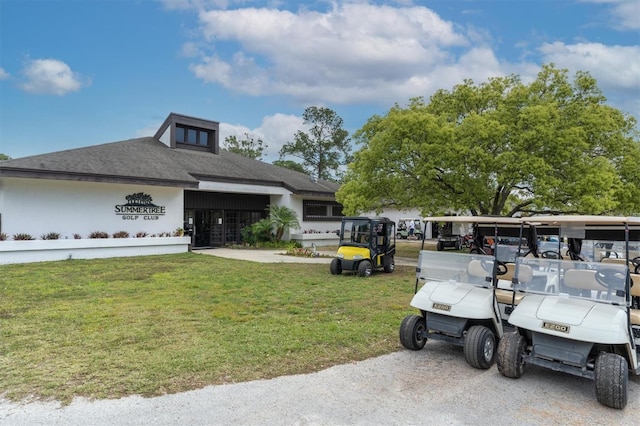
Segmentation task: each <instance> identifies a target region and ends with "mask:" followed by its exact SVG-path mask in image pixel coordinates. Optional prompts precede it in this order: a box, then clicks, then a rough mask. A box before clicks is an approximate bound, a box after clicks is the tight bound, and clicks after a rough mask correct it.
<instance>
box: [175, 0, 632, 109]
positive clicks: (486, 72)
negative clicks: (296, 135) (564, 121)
mask: <svg viewBox="0 0 640 426" xmlns="http://www.w3.org/2000/svg"><path fill="white" fill-rule="evenodd" d="M583 1H592V2H600V3H604V2H606V3H608V5H607V6H606V7H607V10H609V11H611V13H613V14H617V15H619V16H621V17H622V16H623V15H627V14H628V15H632V16H630V17H628V19H627V20H625V21H624V23H623V24H619V26H625V27H626V28H632V27H633V26H634V25H637V24H634V23H633V22H635V20H640V13H635V9H637V8H638V7H640V2H638V1H637V0H633V1H628V0H583ZM190 4H192V5H193V4H194V3H193V2H192V3H190ZM199 4H200V5H201V6H202V5H203V3H199ZM634 8H635V9H634ZM631 9H633V10H631ZM198 10H199V19H200V29H199V31H200V32H201V38H200V39H198V40H197V41H196V43H197V49H196V48H195V46H196V45H195V44H194V45H193V46H186V47H185V50H186V51H188V52H190V53H191V54H192V55H196V56H195V57H197V58H198V60H195V61H194V62H193V63H192V64H191V65H190V70H191V71H192V72H193V74H194V75H195V76H196V77H197V78H199V79H201V80H203V81H205V82H207V83H213V84H216V85H220V86H222V87H225V88H227V89H230V90H233V91H236V92H239V93H244V94H248V95H251V96H264V95H277V96H287V97H291V98H293V99H294V100H295V101H297V102H298V103H300V104H302V105H310V104H319V103H323V104H333V105H348V104H377V105H383V106H388V105H391V104H393V103H395V102H398V103H401V104H402V103H404V102H406V100H407V99H408V98H411V97H415V96H420V95H423V96H425V97H428V96H429V95H430V94H432V93H433V92H434V91H436V90H438V89H441V88H451V87H453V86H455V85H456V84H459V83H461V82H462V81H463V79H465V78H469V79H472V80H473V81H474V82H476V83H482V82H485V81H486V80H487V78H489V77H493V76H503V75H508V74H518V75H520V77H521V78H522V80H523V81H524V82H529V81H531V80H533V79H535V77H536V75H537V73H538V72H539V71H540V65H541V64H543V63H550V62H553V63H555V64H556V65H557V66H559V67H562V68H568V69H569V71H570V72H572V73H573V72H575V71H578V70H582V71H589V72H590V73H591V74H592V75H593V76H594V77H595V78H596V79H597V80H598V84H599V87H600V88H602V89H603V91H605V92H606V93H607V95H608V97H609V99H610V100H611V101H614V104H616V103H615V101H616V92H620V93H621V91H623V90H627V91H638V90H640V80H639V77H638V76H639V75H640V70H639V68H640V51H639V49H640V47H638V45H634V46H607V45H604V44H599V43H590V42H589V41H584V40H582V43H574V44H566V43H563V42H555V43H553V42H551V43H545V44H542V45H538V46H536V45H535V44H534V42H531V43H527V44H526V45H523V44H517V45H516V46H515V47H516V48H517V49H519V50H521V51H522V55H521V57H520V59H515V57H514V59H512V60H508V59H505V58H504V57H502V56H498V55H499V54H498V53H496V51H495V49H494V48H493V47H492V46H493V44H494V43H496V41H495V40H493V39H492V35H491V33H489V32H488V30H487V29H485V28H482V27H478V26H477V25H476V26H474V25H471V24H464V23H452V22H449V21H445V20H443V19H441V18H440V17H439V16H438V15H437V14H435V13H434V12H433V11H431V10H430V9H428V8H426V7H422V6H407V7H398V6H395V7H392V6H388V5H376V4H369V3H368V2H357V1H356V2H344V3H342V2H333V3H330V6H329V8H328V9H327V10H326V11H322V12H321V11H314V10H310V9H307V8H301V9H299V10H297V11H293V12H292V11H289V10H279V9H275V8H273V9H271V8H266V7H265V8H247V7H243V8H238V9H233V10H220V9H215V10H206V7H204V6H203V8H200V9H198ZM623 11H626V12H623ZM621 19H622V18H621ZM616 28H617V27H616ZM619 29H621V28H619ZM525 49H526V50H525ZM625 98H626V99H628V98H629V96H628V95H627V96H626V97H624V96H622V95H621V96H620V99H625ZM622 102H626V103H627V104H626V105H622V104H617V105H618V106H619V107H621V108H623V109H625V110H627V111H629V112H631V113H632V114H634V115H637V113H638V106H637V104H638V103H636V104H635V106H634V105H629V102H630V101H628V100H624V101H622Z"/></svg>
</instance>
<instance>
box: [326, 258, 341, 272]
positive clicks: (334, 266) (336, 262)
mask: <svg viewBox="0 0 640 426" xmlns="http://www.w3.org/2000/svg"><path fill="white" fill-rule="evenodd" d="M329 269H330V270H331V275H340V274H341V273H342V262H340V259H338V258H337V257H336V258H335V259H333V260H332V261H331V265H329Z"/></svg>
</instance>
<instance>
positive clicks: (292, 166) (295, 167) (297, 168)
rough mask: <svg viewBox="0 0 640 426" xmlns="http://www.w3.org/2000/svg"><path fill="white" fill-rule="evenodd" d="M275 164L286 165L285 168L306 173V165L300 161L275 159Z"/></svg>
mask: <svg viewBox="0 0 640 426" xmlns="http://www.w3.org/2000/svg"><path fill="white" fill-rule="evenodd" d="M271 164H273V165H274V166H278V167H284V168H285V169H289V170H294V171H296V172H300V173H306V170H305V169H304V166H303V165H302V164H300V163H296V162H295V161H292V160H275V161H274V162H273V163H271Z"/></svg>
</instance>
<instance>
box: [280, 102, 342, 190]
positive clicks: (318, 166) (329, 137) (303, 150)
mask: <svg viewBox="0 0 640 426" xmlns="http://www.w3.org/2000/svg"><path fill="white" fill-rule="evenodd" d="M302 118H303V120H304V124H307V125H309V126H310V128H309V132H308V133H305V132H303V131H301V130H299V131H298V132H296V134H295V136H294V141H293V142H287V143H286V144H284V146H283V147H282V148H281V149H280V160H283V159H284V157H285V156H287V155H292V156H294V157H297V158H300V159H301V160H302V161H303V163H302V165H303V167H304V169H305V171H306V172H307V173H309V174H311V175H312V176H314V177H316V178H319V179H325V180H339V179H340V178H341V175H342V172H341V169H340V168H341V167H342V166H345V165H346V164H348V163H349V162H350V161H351V145H350V142H351V140H350V138H349V137H348V135H349V132H347V131H346V130H344V129H343V128H342V126H343V120H342V118H340V117H339V116H338V115H337V114H336V113H335V111H333V110H331V109H329V108H324V107H322V108H318V107H315V106H313V107H309V108H307V109H305V110H304V113H303V114H302Z"/></svg>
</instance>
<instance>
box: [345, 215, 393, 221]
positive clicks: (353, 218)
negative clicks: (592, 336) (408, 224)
mask: <svg viewBox="0 0 640 426" xmlns="http://www.w3.org/2000/svg"><path fill="white" fill-rule="evenodd" d="M342 220H343V221H345V220H346V221H349V220H364V221H372V222H393V221H392V220H391V219H389V218H388V217H367V216H344V217H343V218H342Z"/></svg>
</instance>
